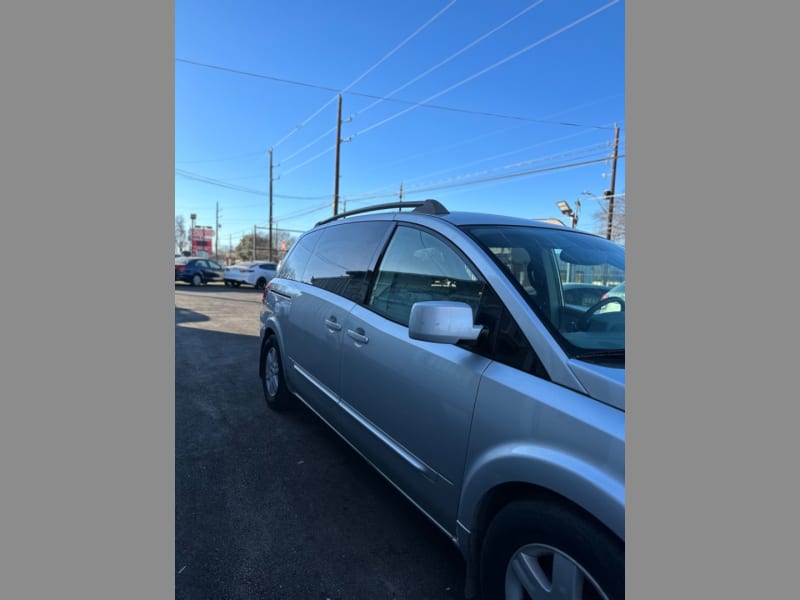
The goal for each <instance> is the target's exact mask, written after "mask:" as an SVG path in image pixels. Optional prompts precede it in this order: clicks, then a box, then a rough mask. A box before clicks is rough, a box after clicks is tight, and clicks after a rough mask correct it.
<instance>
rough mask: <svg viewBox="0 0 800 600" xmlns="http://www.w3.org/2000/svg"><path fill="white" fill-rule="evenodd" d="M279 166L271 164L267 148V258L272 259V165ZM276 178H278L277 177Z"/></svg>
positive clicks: (270, 156) (270, 150)
mask: <svg viewBox="0 0 800 600" xmlns="http://www.w3.org/2000/svg"><path fill="white" fill-rule="evenodd" d="M273 166H275V167H280V165H273V164H272V148H270V149H269V260H270V261H272V260H273V258H272V257H273V251H272V248H273V243H272V182H273V181H274V179H273V177H272V167H273ZM276 179H280V177H277V178H276Z"/></svg>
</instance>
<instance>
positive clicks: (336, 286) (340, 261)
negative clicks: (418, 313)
mask: <svg viewBox="0 0 800 600" xmlns="http://www.w3.org/2000/svg"><path fill="white" fill-rule="evenodd" d="M391 227H392V224H391V223H390V222H388V221H376V222H361V223H342V224H340V225H335V226H333V227H328V228H327V229H325V230H323V232H322V238H321V239H320V241H319V243H318V244H317V245H316V248H315V249H314V253H313V254H312V256H311V257H310V258H309V260H308V263H307V264H306V268H305V270H304V271H303V277H302V281H304V282H305V283H310V284H311V285H314V286H317V287H321V288H323V289H326V290H328V291H330V292H333V293H334V294H338V295H340V296H344V297H345V298H348V299H350V300H353V301H354V302H362V301H363V300H364V295H365V293H366V287H367V283H368V280H367V275H368V272H369V268H370V265H371V264H372V261H373V258H374V256H375V255H376V254H377V252H378V250H379V248H380V247H381V246H382V242H383V240H384V239H385V237H386V234H387V232H388V230H389V228H391Z"/></svg>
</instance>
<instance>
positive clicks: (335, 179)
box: [333, 94, 353, 216]
mask: <svg viewBox="0 0 800 600" xmlns="http://www.w3.org/2000/svg"><path fill="white" fill-rule="evenodd" d="M352 120H353V118H352V117H349V118H348V119H347V120H346V121H342V95H341V94H339V102H338V108H337V109H336V166H335V168H334V176H333V216H336V215H338V214H339V155H340V146H341V145H342V142H349V141H350V140H351V139H352V138H347V139H346V140H343V139H342V123H343V122H344V123H349V122H350V121H352Z"/></svg>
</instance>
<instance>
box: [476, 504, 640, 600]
mask: <svg viewBox="0 0 800 600" xmlns="http://www.w3.org/2000/svg"><path fill="white" fill-rule="evenodd" d="M480 572H481V577H480V578H481V598H487V599H488V598H505V599H506V600H512V599H513V600H523V599H524V598H533V599H539V598H580V599H583V600H596V599H597V600H600V599H602V600H617V599H622V598H624V597H625V548H624V544H623V543H622V542H621V541H620V540H619V539H617V538H616V537H614V536H613V535H612V534H611V533H610V532H608V531H607V530H605V529H604V528H603V526H602V525H600V524H599V523H596V522H594V521H592V520H590V519H589V518H587V517H585V516H583V515H581V514H579V513H578V512H577V511H574V510H571V509H569V508H568V507H566V506H564V505H562V504H560V503H556V502H552V501H547V500H521V501H516V502H512V503H511V504H509V505H507V506H506V507H505V508H503V509H501V510H500V512H499V513H498V514H497V515H496V516H495V518H494V519H493V520H492V522H491V523H490V524H489V528H488V530H487V532H486V537H485V540H484V543H483V547H482V549H481V566H480Z"/></svg>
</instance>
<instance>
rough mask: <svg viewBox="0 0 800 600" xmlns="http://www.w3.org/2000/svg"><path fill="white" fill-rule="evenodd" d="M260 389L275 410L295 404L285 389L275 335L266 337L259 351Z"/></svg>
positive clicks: (284, 408) (281, 409)
mask: <svg viewBox="0 0 800 600" xmlns="http://www.w3.org/2000/svg"><path fill="white" fill-rule="evenodd" d="M261 361H262V364H261V373H263V375H262V376H261V389H262V390H263V392H264V400H266V402H267V406H268V407H270V408H271V409H272V410H275V411H283V410H287V409H289V408H291V407H292V406H293V405H294V404H295V398H294V396H293V395H292V394H291V393H290V392H289V390H288V389H286V380H285V379H284V374H283V363H282V362H281V353H280V349H279V348H278V343H277V342H276V341H275V336H274V335H272V336H270V337H269V338H267V341H266V343H265V344H264V351H263V352H262V353H261Z"/></svg>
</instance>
